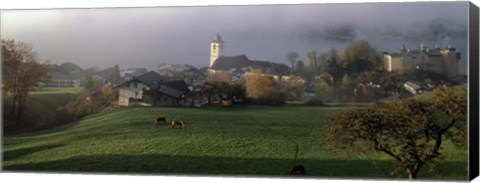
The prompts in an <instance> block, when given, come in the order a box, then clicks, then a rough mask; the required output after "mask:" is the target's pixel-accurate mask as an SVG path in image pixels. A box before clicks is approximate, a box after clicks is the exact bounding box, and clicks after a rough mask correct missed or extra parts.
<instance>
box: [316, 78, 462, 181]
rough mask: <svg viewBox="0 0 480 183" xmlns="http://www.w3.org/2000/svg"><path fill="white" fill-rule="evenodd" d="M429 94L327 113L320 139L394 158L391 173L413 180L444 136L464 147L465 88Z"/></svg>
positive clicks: (334, 145)
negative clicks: (430, 97) (431, 97)
mask: <svg viewBox="0 0 480 183" xmlns="http://www.w3.org/2000/svg"><path fill="white" fill-rule="evenodd" d="M435 93H436V97H435V100H434V101H426V100H422V101H421V100H415V99H406V100H399V101H392V102H389V103H378V104H374V105H370V106H367V107H362V108H357V109H352V110H348V111H344V112H340V113H337V114H334V115H331V116H328V117H326V118H325V121H326V122H327V123H328V124H329V125H330V127H329V128H328V130H327V133H326V142H327V143H328V144H329V145H330V147H332V148H333V149H339V148H340V149H344V150H346V151H347V152H349V153H358V152H361V153H368V152H371V151H379V152H382V153H385V154H387V155H389V156H390V157H392V158H393V159H394V160H396V162H397V166H396V167H397V171H396V172H398V170H400V171H401V172H405V173H406V174H407V175H408V177H409V179H414V178H416V177H417V174H418V172H419V171H420V169H421V168H422V167H424V166H425V165H431V166H433V163H432V162H433V160H434V159H435V158H438V157H440V155H441V147H442V144H443V143H444V140H445V139H446V138H450V139H451V140H452V141H453V142H454V144H456V145H458V146H460V147H466V142H467V141H466V138H467V137H466V126H467V125H466V116H467V99H466V97H467V96H466V91H465V92H463V93H462V94H456V95H454V94H453V92H452V91H450V90H449V89H448V88H446V87H441V88H439V89H437V90H436V91H435Z"/></svg>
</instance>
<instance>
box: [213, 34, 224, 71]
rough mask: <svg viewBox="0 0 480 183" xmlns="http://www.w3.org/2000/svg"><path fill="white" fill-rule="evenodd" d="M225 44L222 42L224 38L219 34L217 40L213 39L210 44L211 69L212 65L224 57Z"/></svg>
mask: <svg viewBox="0 0 480 183" xmlns="http://www.w3.org/2000/svg"><path fill="white" fill-rule="evenodd" d="M224 44H225V42H223V40H222V36H220V33H219V32H217V35H216V36H215V38H213V40H212V42H211V43H210V65H209V67H212V65H213V64H214V63H215V61H216V60H217V58H218V57H220V56H223V46H224Z"/></svg>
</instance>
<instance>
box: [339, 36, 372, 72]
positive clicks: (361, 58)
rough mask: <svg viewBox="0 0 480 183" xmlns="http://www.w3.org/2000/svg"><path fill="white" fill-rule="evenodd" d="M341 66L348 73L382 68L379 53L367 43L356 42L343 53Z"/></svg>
mask: <svg viewBox="0 0 480 183" xmlns="http://www.w3.org/2000/svg"><path fill="white" fill-rule="evenodd" d="M341 61H342V62H341V66H342V68H343V69H345V70H346V71H347V72H348V73H358V72H364V71H372V70H375V69H377V68H379V67H380V66H381V62H380V58H379V57H378V55H377V51H376V50H375V48H373V47H372V46H371V45H370V44H369V43H368V42H367V41H354V42H352V43H350V44H349V45H348V46H347V47H346V48H345V49H344V51H343V53H342V57H341Z"/></svg>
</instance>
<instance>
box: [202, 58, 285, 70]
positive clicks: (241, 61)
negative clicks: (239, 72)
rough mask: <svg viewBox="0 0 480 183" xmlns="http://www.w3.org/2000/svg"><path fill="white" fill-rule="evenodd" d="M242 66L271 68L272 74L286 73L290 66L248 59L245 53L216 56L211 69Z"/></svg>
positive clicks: (228, 68) (227, 68)
mask: <svg viewBox="0 0 480 183" xmlns="http://www.w3.org/2000/svg"><path fill="white" fill-rule="evenodd" d="M243 67H253V68H259V69H261V70H262V71H267V70H269V69H270V70H271V71H272V72H273V73H274V74H287V73H288V72H289V71H290V68H289V67H288V66H287V65H285V64H279V63H273V62H268V61H259V60H249V59H248V58H247V56H245V55H238V56H229V57H226V56H220V57H218V58H217V60H216V61H215V63H214V64H213V65H212V67H211V69H214V70H230V69H238V68H243Z"/></svg>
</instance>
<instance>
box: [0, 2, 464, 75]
mask: <svg viewBox="0 0 480 183" xmlns="http://www.w3.org/2000/svg"><path fill="white" fill-rule="evenodd" d="M467 13H468V2H439V3H434V2H420V3H368V4H358V3H357V4H315V5H261V6H214V7H158V8H108V9H54V10H6V11H2V12H1V22H0V23H1V24H0V26H1V30H0V31H1V32H0V33H1V37H2V39H15V40H18V41H23V42H28V43H32V44H33V46H34V49H35V50H36V51H37V52H38V54H39V58H40V59H41V60H50V61H51V62H52V63H63V62H73V63H76V64H78V65H79V66H81V67H83V68H88V67H91V66H94V65H98V66H100V67H101V68H106V67H110V66H113V65H114V64H119V65H120V67H121V68H129V67H149V68H148V69H149V70H151V69H153V67H154V66H156V65H158V64H160V63H181V64H191V65H194V66H197V67H202V66H207V65H208V63H209V44H210V41H211V40H212V39H213V37H214V36H215V34H216V32H217V30H219V31H220V33H221V34H222V37H223V39H224V41H225V42H226V46H225V53H226V55H232V56H233V55H239V54H245V55H247V56H248V57H249V58H250V59H256V60H268V61H272V62H280V63H287V61H286V54H287V53H288V52H289V51H297V52H299V53H300V55H302V57H303V59H304V58H305V56H304V55H305V54H306V52H308V51H309V50H312V49H315V50H317V51H318V52H324V51H327V50H328V49H329V48H330V47H333V46H335V47H337V49H339V50H342V49H343V47H344V45H346V44H347V43H345V42H331V41H322V40H318V39H315V40H309V39H308V36H307V37H305V35H312V34H313V35H315V33H318V32H320V33H321V32H322V31H323V30H325V29H326V28H328V27H335V26H343V25H352V26H353V27H354V30H355V35H356V37H355V39H356V40H358V39H366V40H368V41H371V42H372V44H373V45H374V46H375V47H376V48H377V50H378V51H396V49H397V48H399V47H400V46H401V45H400V44H401V42H402V41H403V42H406V44H407V45H408V46H410V47H412V48H415V47H416V46H417V44H418V41H421V42H425V43H426V46H429V47H433V46H434V45H429V41H430V42H431V41H433V42H432V44H433V43H436V44H440V46H442V45H446V44H447V43H448V44H452V43H453V44H452V46H455V47H458V48H465V49H466V35H465V36H463V37H462V36H458V34H456V35H442V36H441V37H439V38H438V40H431V39H429V40H427V39H426V38H425V40H422V38H423V37H420V39H419V38H418V37H415V38H410V39H413V40H414V41H409V39H408V38H404V39H402V40H400V39H388V40H385V44H384V43H383V42H382V40H378V39H376V40H370V39H373V38H372V36H375V34H377V33H378V34H381V33H385V32H389V31H390V32H398V33H400V34H403V35H405V34H413V33H418V35H420V36H421V35H422V34H421V32H422V31H430V29H428V26H427V25H429V23H431V22H440V23H441V24H442V25H448V26H447V30H448V31H449V33H458V32H461V31H465V30H466V28H467ZM392 49H395V50H392ZM465 54H466V53H462V58H466V55H465ZM463 62H466V60H465V59H463ZM465 65H466V64H465Z"/></svg>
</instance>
